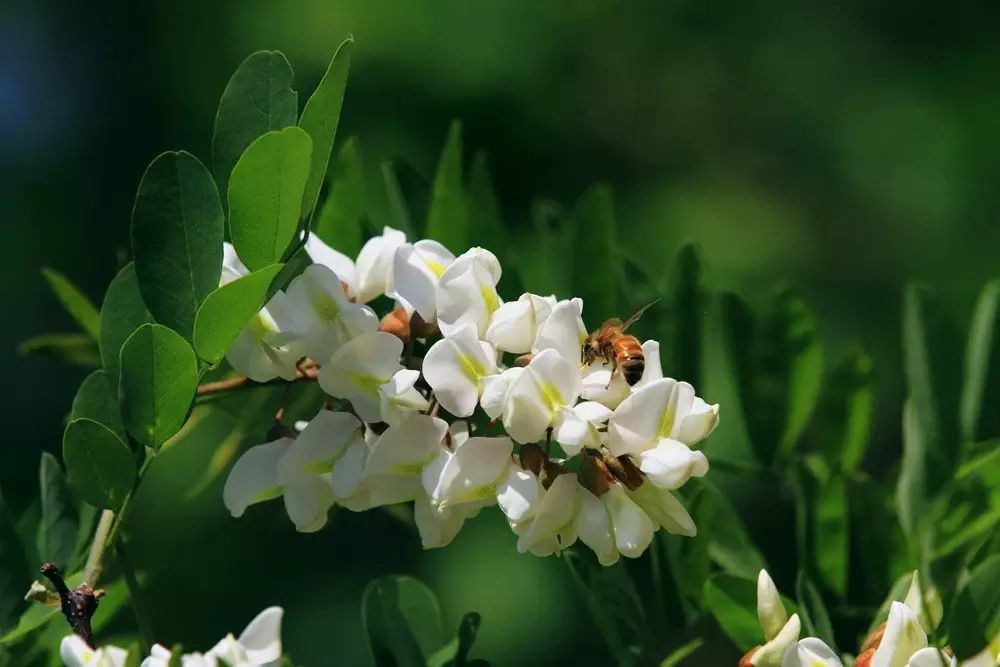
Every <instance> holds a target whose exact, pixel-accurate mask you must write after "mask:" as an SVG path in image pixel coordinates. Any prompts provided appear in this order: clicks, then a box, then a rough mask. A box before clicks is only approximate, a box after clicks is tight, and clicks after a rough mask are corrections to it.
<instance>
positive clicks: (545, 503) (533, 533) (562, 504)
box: [517, 473, 580, 553]
mask: <svg viewBox="0 0 1000 667" xmlns="http://www.w3.org/2000/svg"><path fill="white" fill-rule="evenodd" d="M578 488H579V484H578V482H577V481H576V475H575V474H573V473H567V474H563V475H559V476H558V477H557V478H556V479H555V481H553V482H552V486H550V487H549V489H548V490H547V491H546V492H545V495H544V496H542V500H541V502H539V504H538V510H537V512H536V513H535V516H534V518H533V520H532V521H531V525H530V526H529V527H528V528H527V530H526V531H525V533H524V534H523V535H522V536H521V537H520V538H519V539H518V541H517V550H518V551H519V552H520V553H524V552H526V551H531V550H532V546H533V545H536V544H541V543H547V544H551V540H552V539H553V538H556V539H557V540H558V541H557V548H561V549H565V548H566V547H568V546H569V545H570V544H572V540H571V539H567V540H565V542H564V541H563V540H562V539H561V538H562V537H563V534H564V533H566V532H567V531H570V530H572V532H573V537H574V538H575V532H576V531H575V527H573V526H572V523H573V519H574V518H575V517H576V511H577V508H578V507H579V503H580V495H579V492H578ZM532 553H534V552H532Z"/></svg>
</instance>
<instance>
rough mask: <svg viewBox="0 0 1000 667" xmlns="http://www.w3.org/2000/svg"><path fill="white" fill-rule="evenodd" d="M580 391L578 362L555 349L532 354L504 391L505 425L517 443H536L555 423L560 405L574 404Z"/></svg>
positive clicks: (562, 406) (563, 406) (561, 406)
mask: <svg viewBox="0 0 1000 667" xmlns="http://www.w3.org/2000/svg"><path fill="white" fill-rule="evenodd" d="M578 363H579V362H577V364H578ZM579 394H580V373H579V370H578V367H577V365H575V364H574V363H572V362H570V361H568V360H567V359H565V358H564V357H562V356H560V354H559V353H558V352H557V351H556V350H550V349H546V350H542V351H541V352H539V353H538V354H536V355H534V357H533V358H532V360H531V363H529V364H528V365H527V366H526V367H525V369H524V372H523V373H521V374H520V375H518V376H517V378H516V379H515V380H514V382H513V384H511V386H510V390H509V391H508V392H507V404H506V405H505V406H504V413H503V425H504V428H505V429H506V430H507V433H508V434H509V435H510V437H512V438H514V440H517V441H518V442H521V443H528V442H536V441H538V440H540V439H541V438H542V436H544V435H545V430H546V429H547V428H549V427H550V426H552V425H553V424H554V422H555V420H556V418H557V417H558V416H559V415H560V410H561V409H562V408H565V407H569V406H572V405H573V404H574V403H576V399H577V397H578V396H579Z"/></svg>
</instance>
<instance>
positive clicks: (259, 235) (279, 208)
mask: <svg viewBox="0 0 1000 667" xmlns="http://www.w3.org/2000/svg"><path fill="white" fill-rule="evenodd" d="M311 154H312V140H311V139H310V138H309V135H308V134H306V133H305V132H304V131H303V130H301V129H299V128H297V127H289V128H285V129H284V130H281V131H277V132H268V133H267V134H265V135H263V136H262V137H260V138H258V139H257V140H256V141H254V142H253V143H252V144H250V146H249V147H247V149H246V151H244V153H243V155H242V156H241V157H240V159H239V162H237V163H236V166H235V167H234V168H233V175H232V179H231V180H230V181H229V231H230V234H231V236H232V240H233V246H234V247H235V248H236V253H237V254H238V255H239V256H240V259H241V260H243V263H244V264H246V265H247V268H249V269H250V270H251V271H254V270H256V269H261V268H263V267H265V266H267V265H268V264H274V263H275V262H279V261H281V259H282V256H283V255H284V254H285V250H286V249H287V248H288V244H289V243H291V242H292V239H293V238H295V232H296V230H297V229H298V227H299V213H300V212H301V210H302V193H303V192H304V190H305V186H306V179H307V178H308V177H309V164H310V155H311ZM219 252H220V253H221V252H222V242H221V241H220V242H219ZM217 285H218V280H216V285H215V286H217ZM215 286H213V289H214V287H215Z"/></svg>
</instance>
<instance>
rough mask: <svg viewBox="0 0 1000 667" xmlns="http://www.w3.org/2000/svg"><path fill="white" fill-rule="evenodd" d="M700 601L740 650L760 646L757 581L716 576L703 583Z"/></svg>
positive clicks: (760, 632) (721, 575) (744, 650)
mask: <svg viewBox="0 0 1000 667" xmlns="http://www.w3.org/2000/svg"><path fill="white" fill-rule="evenodd" d="M703 599H704V602H705V607H706V608H707V609H708V610H709V611H711V612H712V616H714V617H715V620H716V621H718V623H719V627H721V628H722V630H723V632H725V633H726V635H728V636H729V638H730V639H732V640H733V642H734V643H735V644H736V646H737V647H739V649H740V650H741V651H743V652H746V651H749V650H750V649H751V648H753V647H754V646H757V645H758V644H760V643H761V639H762V638H763V632H762V630H761V629H760V623H759V621H758V620H757V583H756V581H754V580H751V579H744V578H742V577H736V576H733V575H731V574H717V575H715V576H713V577H712V578H710V579H709V580H708V581H706V582H705V589H704V592H703Z"/></svg>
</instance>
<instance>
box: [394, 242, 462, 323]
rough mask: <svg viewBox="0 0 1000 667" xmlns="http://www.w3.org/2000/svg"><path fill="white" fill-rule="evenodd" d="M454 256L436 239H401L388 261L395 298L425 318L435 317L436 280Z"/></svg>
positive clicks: (432, 319)
mask: <svg viewBox="0 0 1000 667" xmlns="http://www.w3.org/2000/svg"><path fill="white" fill-rule="evenodd" d="M453 261H455V256H454V255H452V254H451V252H449V251H448V249H447V248H445V247H444V246H443V245H441V244H440V243H438V242H437V241H430V240H427V239H425V240H423V241H417V242H416V243H413V244H410V243H404V244H402V245H401V246H399V247H398V248H396V254H395V256H394V257H393V262H392V283H393V284H392V288H393V293H394V295H395V297H396V298H397V299H399V300H400V301H401V302H403V303H404V304H406V305H408V306H409V307H410V308H412V309H413V310H415V311H417V312H418V313H420V316H421V317H422V318H424V320H425V321H426V322H432V321H434V320H435V319H436V317H437V286H438V280H439V279H440V278H441V276H443V275H444V272H445V271H446V270H447V269H448V267H449V266H450V265H451V263H452V262H453Z"/></svg>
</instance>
